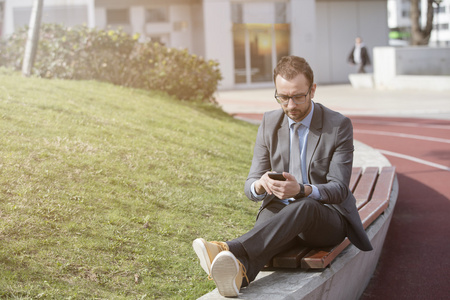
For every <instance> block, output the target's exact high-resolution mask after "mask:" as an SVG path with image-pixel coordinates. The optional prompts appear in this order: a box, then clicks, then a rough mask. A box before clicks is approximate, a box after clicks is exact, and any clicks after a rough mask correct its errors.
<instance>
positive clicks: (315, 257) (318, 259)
mask: <svg viewBox="0 0 450 300" xmlns="http://www.w3.org/2000/svg"><path fill="white" fill-rule="evenodd" d="M348 245H350V240H349V239H348V238H345V239H344V240H343V241H342V242H341V243H340V244H339V245H337V246H334V247H329V248H316V249H313V250H311V251H310V252H309V253H308V254H306V255H305V256H304V257H303V258H302V260H301V268H302V269H323V268H325V267H327V266H328V265H329V264H331V262H332V261H333V260H334V259H335V258H336V256H338V255H339V253H341V252H342V250H344V249H345V248H346V247H347V246H348Z"/></svg>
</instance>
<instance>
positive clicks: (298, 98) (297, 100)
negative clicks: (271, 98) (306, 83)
mask: <svg viewBox="0 0 450 300" xmlns="http://www.w3.org/2000/svg"><path fill="white" fill-rule="evenodd" d="M311 88H312V84H311V86H310V87H309V90H308V92H307V93H306V94H298V95H294V96H286V95H279V94H277V90H276V89H275V99H277V102H278V103H280V104H281V105H283V106H287V105H288V103H289V99H292V101H293V102H294V104H296V105H297V104H303V103H305V102H306V96H308V94H309V92H311Z"/></svg>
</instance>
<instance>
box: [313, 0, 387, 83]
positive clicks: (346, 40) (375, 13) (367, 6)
mask: <svg viewBox="0 0 450 300" xmlns="http://www.w3.org/2000/svg"><path fill="white" fill-rule="evenodd" d="M316 4H317V7H316V11H317V22H316V28H317V32H316V34H317V50H316V53H317V56H318V59H317V61H316V64H315V65H314V70H315V73H316V78H317V79H316V81H317V82H318V83H347V82H348V74H350V73H354V72H355V67H354V66H351V65H349V64H348V62H347V57H348V55H349V53H350V51H351V49H352V47H353V45H354V41H355V37H357V36H360V37H361V38H362V39H363V42H364V43H365V44H366V46H367V48H368V50H369V56H370V58H371V59H372V60H373V47H375V46H387V45H388V35H389V30H388V27H387V3H386V1H378V0H374V1H370V0H368V1H318V2H317V3H316ZM366 71H367V72H371V71H372V67H371V66H370V67H369V68H366Z"/></svg>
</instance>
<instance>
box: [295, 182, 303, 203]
mask: <svg viewBox="0 0 450 300" xmlns="http://www.w3.org/2000/svg"><path fill="white" fill-rule="evenodd" d="M298 185H299V186H300V191H299V192H298V194H297V195H295V196H294V199H295V200H298V199H301V198H304V197H305V186H304V185H303V184H301V183H299V184H298Z"/></svg>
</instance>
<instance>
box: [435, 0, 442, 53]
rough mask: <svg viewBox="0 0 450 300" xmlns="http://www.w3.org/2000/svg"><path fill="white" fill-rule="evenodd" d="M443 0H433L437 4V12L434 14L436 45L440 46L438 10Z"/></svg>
mask: <svg viewBox="0 0 450 300" xmlns="http://www.w3.org/2000/svg"><path fill="white" fill-rule="evenodd" d="M442 1H443V0H433V2H434V3H436V4H437V14H436V45H437V46H438V47H439V46H440V42H439V11H440V6H441V3H442Z"/></svg>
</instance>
